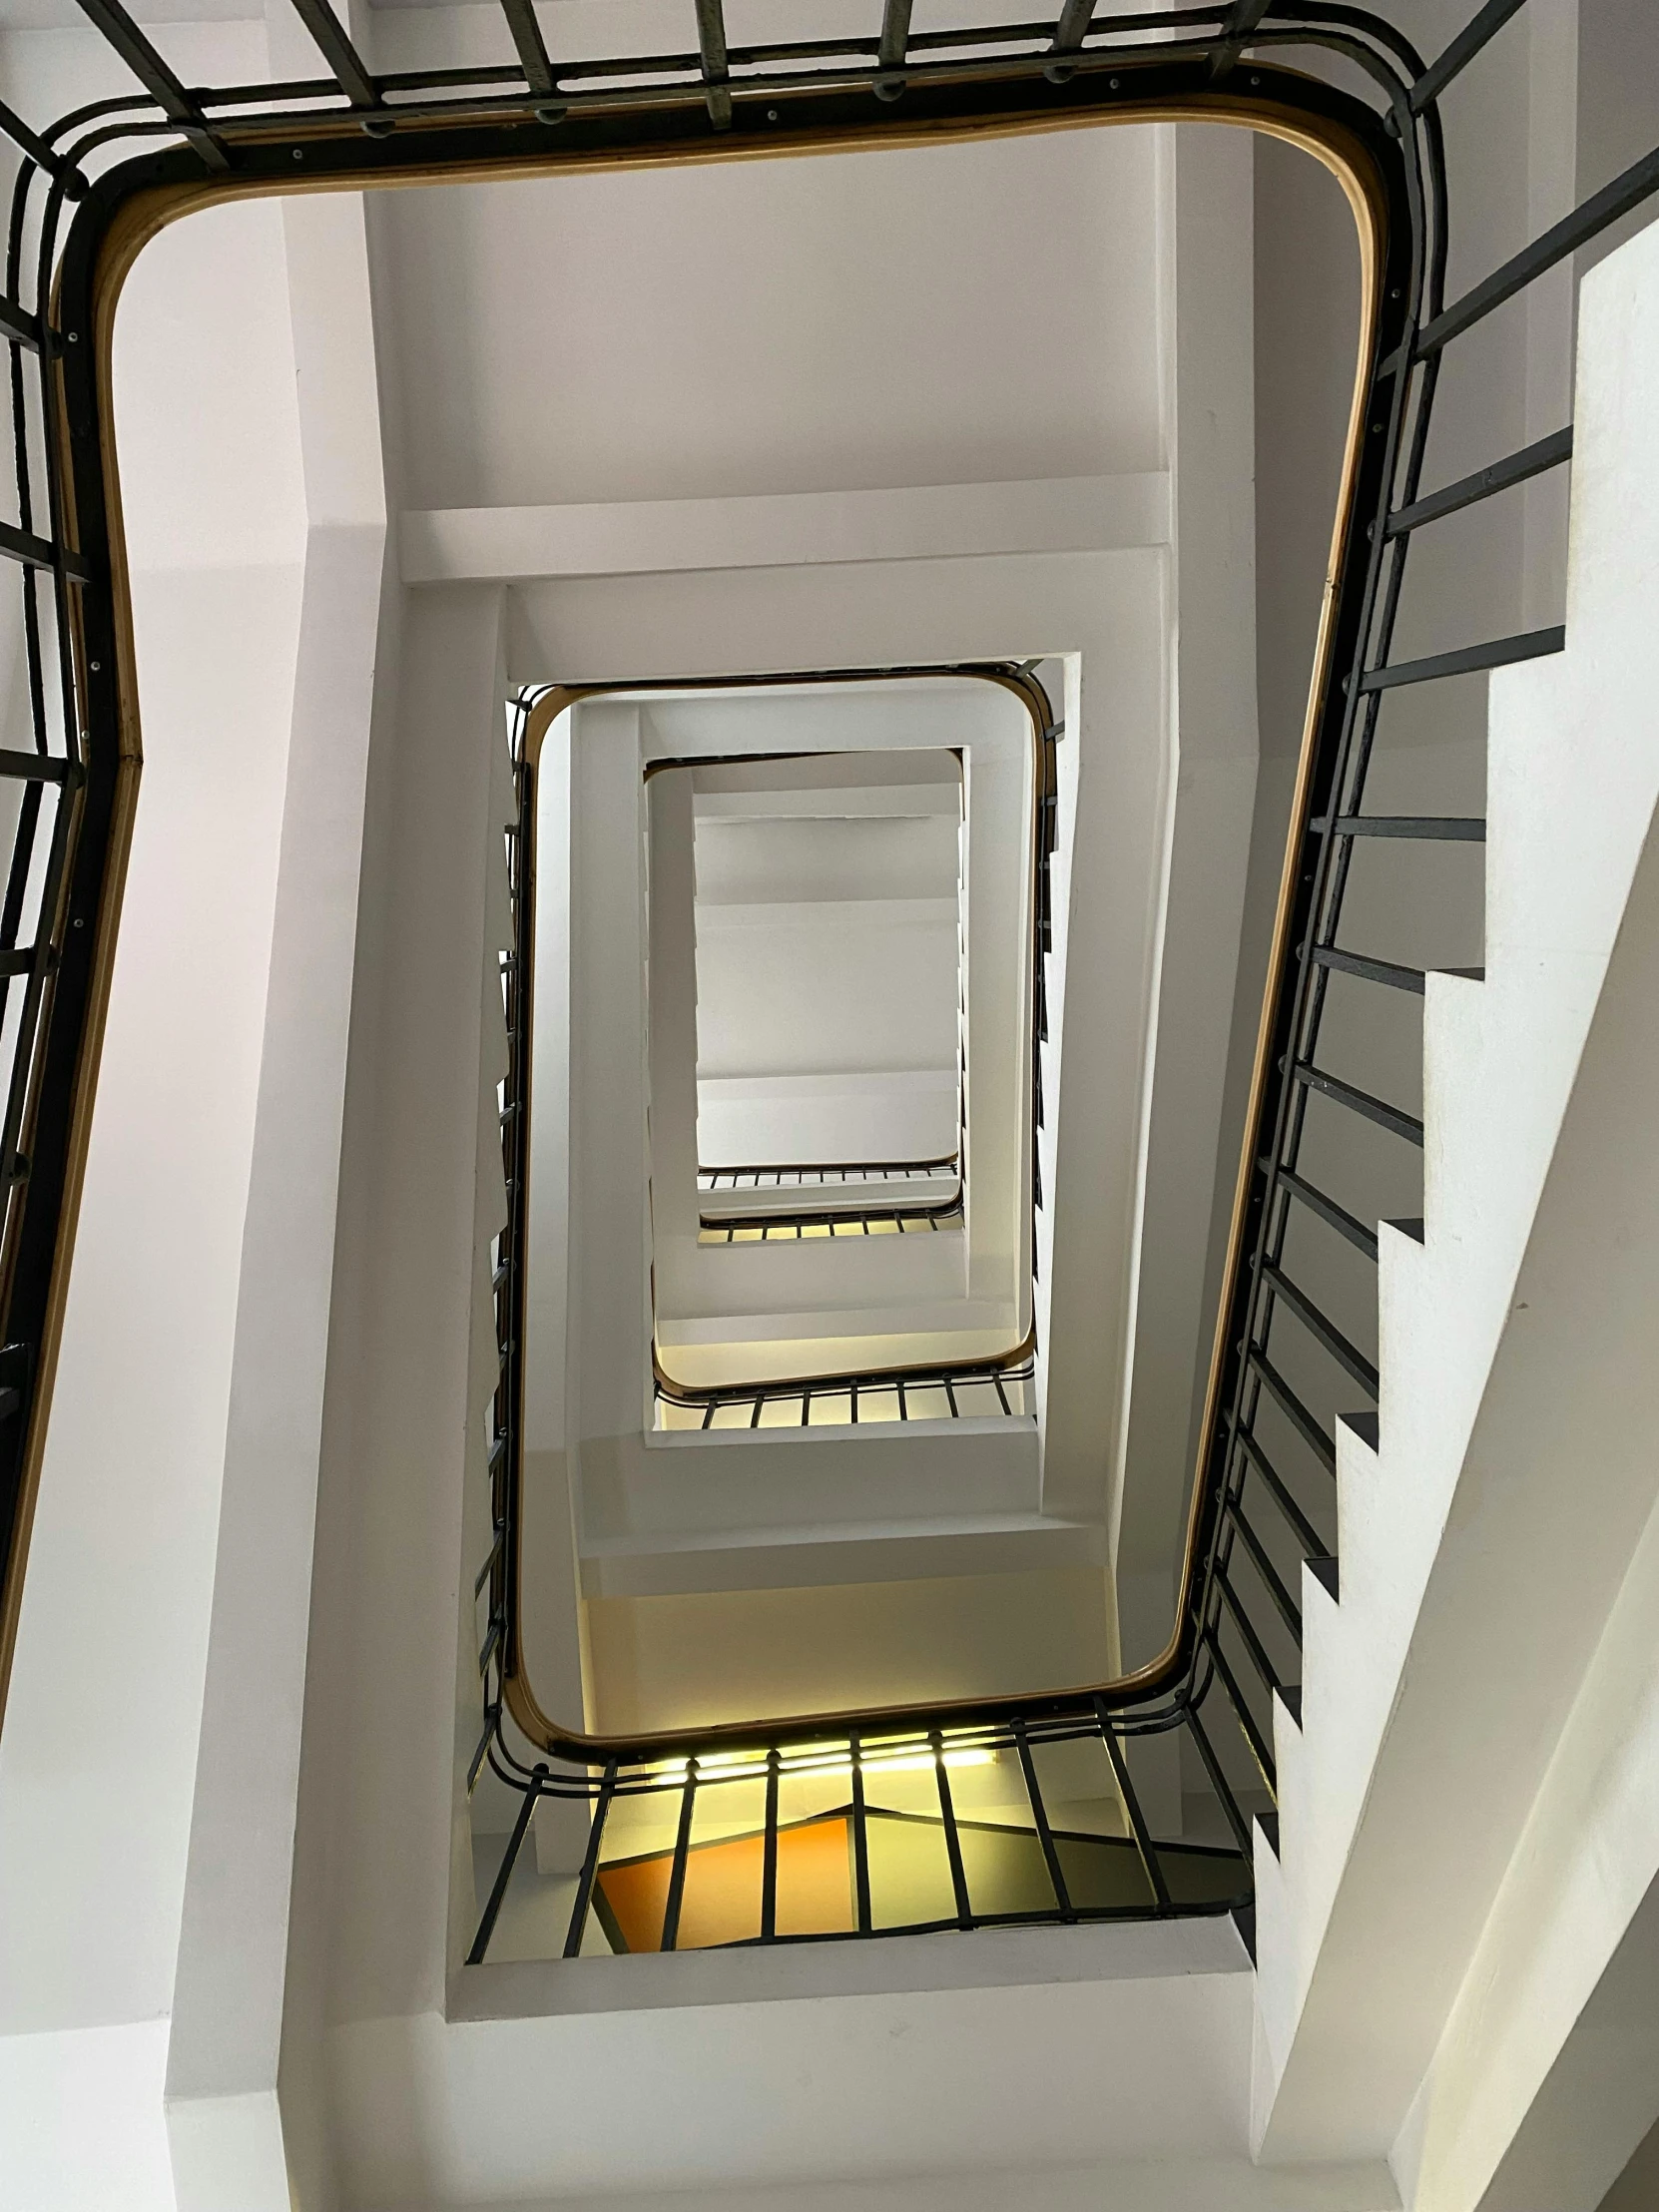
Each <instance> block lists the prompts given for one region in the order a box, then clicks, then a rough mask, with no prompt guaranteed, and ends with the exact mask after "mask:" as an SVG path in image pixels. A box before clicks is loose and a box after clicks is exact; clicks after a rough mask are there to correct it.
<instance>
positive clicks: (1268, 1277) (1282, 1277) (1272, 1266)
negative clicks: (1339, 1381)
mask: <svg viewBox="0 0 1659 2212" xmlns="http://www.w3.org/2000/svg"><path fill="white" fill-rule="evenodd" d="M1262 1280H1263V1282H1264V1283H1271V1284H1272V1286H1273V1289H1274V1292H1275V1294H1276V1296H1278V1297H1279V1298H1281V1299H1283V1300H1284V1302H1285V1304H1286V1305H1287V1306H1288V1307H1289V1308H1290V1310H1291V1312H1292V1313H1293V1314H1295V1316H1296V1318H1297V1320H1298V1321H1299V1322H1301V1324H1302V1326H1303V1327H1304V1328H1305V1329H1306V1330H1308V1331H1309V1333H1310V1334H1311V1335H1312V1336H1314V1337H1315V1338H1317V1339H1318V1341H1319V1342H1320V1343H1321V1344H1322V1345H1323V1346H1324V1347H1325V1349H1326V1351H1327V1352H1329V1353H1330V1355H1331V1357H1332V1359H1333V1360H1335V1361H1336V1362H1337V1364H1338V1366H1339V1367H1342V1368H1346V1369H1347V1370H1348V1372H1349V1374H1350V1375H1352V1376H1353V1378H1354V1380H1355V1382H1356V1383H1359V1384H1360V1386H1361V1388H1362V1389H1365V1390H1369V1391H1370V1393H1371V1395H1372V1396H1373V1397H1375V1396H1376V1395H1377V1385H1378V1374H1377V1370H1376V1368H1374V1367H1373V1365H1372V1363H1371V1362H1370V1361H1369V1360H1368V1359H1367V1358H1366V1356H1365V1354H1364V1353H1363V1352H1362V1351H1361V1350H1360V1348H1359V1346H1358V1345H1356V1344H1351V1343H1350V1341H1349V1339H1348V1338H1347V1337H1345V1336H1344V1335H1343V1333H1342V1331H1341V1330H1340V1329H1339V1328H1338V1327H1337V1325H1336V1323H1335V1322H1334V1321H1331V1320H1329V1319H1328V1318H1327V1317H1326V1316H1325V1315H1324V1314H1323V1313H1322V1312H1321V1311H1320V1309H1319V1308H1318V1307H1317V1306H1316V1305H1315V1304H1314V1302H1313V1300H1312V1299H1311V1298H1310V1297H1309V1296H1308V1293H1307V1292H1306V1291H1305V1290H1303V1289H1302V1288H1301V1286H1300V1285H1299V1284H1296V1283H1293V1282H1292V1280H1291V1278H1290V1277H1289V1276H1288V1275H1287V1274H1286V1273H1285V1271H1284V1269H1283V1268H1282V1267H1280V1266H1278V1265H1277V1264H1276V1263H1275V1262H1274V1261H1272V1260H1264V1261H1263V1263H1262Z"/></svg>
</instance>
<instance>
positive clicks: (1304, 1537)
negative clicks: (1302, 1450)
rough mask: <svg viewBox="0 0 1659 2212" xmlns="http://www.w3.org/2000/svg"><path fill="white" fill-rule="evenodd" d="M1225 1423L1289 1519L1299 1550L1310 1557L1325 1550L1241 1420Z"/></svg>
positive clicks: (1310, 1523)
mask: <svg viewBox="0 0 1659 2212" xmlns="http://www.w3.org/2000/svg"><path fill="white" fill-rule="evenodd" d="M1228 1425H1229V1427H1230V1428H1231V1429H1232V1431H1233V1435H1234V1437H1235V1439H1236V1440H1237V1442H1238V1444H1239V1447H1240V1449H1241V1450H1242V1451H1243V1452H1244V1454H1245V1457H1246V1458H1247V1459H1248V1460H1249V1461H1250V1463H1251V1465H1252V1467H1254V1468H1255V1470H1256V1472H1257V1473H1258V1474H1259V1475H1260V1476H1261V1477H1262V1480H1263V1481H1264V1482H1265V1483H1266V1484H1267V1486H1268V1494H1269V1496H1270V1497H1271V1498H1272V1499H1273V1502H1274V1503H1275V1505H1277V1506H1278V1508H1279V1510H1280V1511H1281V1512H1282V1513H1283V1514H1284V1516H1285V1518H1286V1519H1287V1520H1288V1521H1289V1522H1290V1524H1291V1526H1292V1528H1293V1529H1295V1531H1296V1537H1297V1541H1298V1543H1300V1544H1301V1546H1302V1548H1303V1550H1304V1551H1305V1552H1306V1553H1307V1554H1308V1556H1309V1557H1310V1558H1318V1557H1321V1556H1323V1555H1324V1552H1325V1539H1324V1537H1323V1536H1321V1534H1320V1532H1319V1530H1318V1529H1317V1528H1316V1527H1315V1526H1314V1524H1313V1522H1312V1521H1311V1520H1310V1519H1309V1518H1308V1516H1307V1514H1306V1513H1305V1512H1304V1511H1303V1510H1302V1507H1301V1506H1300V1505H1299V1504H1298V1503H1297V1501H1296V1499H1295V1498H1294V1497H1292V1495H1291V1493H1290V1491H1289V1490H1288V1489H1287V1488H1286V1486H1285V1483H1284V1480H1283V1478H1282V1477H1281V1475H1280V1473H1279V1470H1278V1469H1277V1467H1275V1465H1274V1463H1273V1461H1272V1460H1271V1459H1270V1458H1269V1457H1268V1455H1267V1453H1266V1452H1265V1451H1264V1450H1263V1449H1262V1446H1261V1444H1260V1443H1259V1442H1258V1440H1257V1438H1256V1436H1255V1435H1254V1434H1253V1432H1252V1431H1251V1430H1250V1429H1248V1428H1247V1427H1246V1426H1245V1424H1244V1422H1243V1421H1241V1420H1230V1421H1229V1423H1228Z"/></svg>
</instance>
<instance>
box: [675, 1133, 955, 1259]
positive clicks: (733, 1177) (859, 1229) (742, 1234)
mask: <svg viewBox="0 0 1659 2212" xmlns="http://www.w3.org/2000/svg"><path fill="white" fill-rule="evenodd" d="M893 1183H903V1184H907V1185H910V1186H921V1187H922V1190H923V1192H925V1191H926V1190H927V1187H928V1186H931V1187H932V1189H931V1195H911V1196H909V1197H907V1198H906V1199H902V1200H898V1199H894V1200H890V1201H889V1202H888V1203H887V1204H886V1205H881V1204H879V1203H878V1202H877V1201H875V1200H874V1199H873V1198H872V1197H871V1195H870V1194H871V1192H872V1190H875V1189H879V1188H880V1187H881V1186H882V1185H883V1184H888V1185H890V1184H893ZM697 1188H698V1192H699V1195H700V1196H702V1197H704V1198H716V1197H719V1198H723V1199H725V1200H726V1201H727V1204H726V1205H725V1206H723V1207H722V1208H721V1209H720V1210H719V1211H718V1212H700V1213H699V1215H698V1217H697V1220H698V1238H697V1241H698V1243H699V1244H704V1245H721V1244H795V1243H799V1242H800V1240H801V1239H802V1238H803V1237H868V1236H905V1235H914V1234H916V1233H918V1232H919V1233H921V1234H923V1235H925V1234H926V1233H927V1232H928V1231H929V1230H938V1229H959V1228H961V1226H962V1224H963V1222H964V1220H965V1218H966V1216H965V1213H964V1206H965V1202H966V1192H965V1189H964V1187H963V1182H962V1154H961V1152H960V1151H957V1152H953V1153H951V1154H950V1155H948V1157H946V1158H944V1159H938V1160H882V1161H863V1162H860V1163H857V1164H854V1165H847V1166H832V1167H821V1166H816V1165H814V1166H789V1167H783V1166H780V1167H741V1168H699V1169H698V1171H697ZM786 1194H788V1195H793V1196H794V1197H796V1198H797V1200H799V1201H805V1200H806V1199H809V1198H811V1199H816V1200H817V1201H818V1204H817V1206H816V1207H814V1206H808V1205H806V1204H805V1203H798V1204H796V1205H794V1206H790V1205H785V1204H780V1203H778V1201H779V1200H780V1199H782V1198H783V1197H784V1196H785V1195H786ZM759 1198H768V1199H771V1200H773V1201H774V1203H773V1204H771V1205H769V1206H767V1207H764V1208H762V1207H758V1206H757V1205H756V1204H755V1201H756V1200H757V1199H759ZM745 1201H747V1202H748V1203H745Z"/></svg>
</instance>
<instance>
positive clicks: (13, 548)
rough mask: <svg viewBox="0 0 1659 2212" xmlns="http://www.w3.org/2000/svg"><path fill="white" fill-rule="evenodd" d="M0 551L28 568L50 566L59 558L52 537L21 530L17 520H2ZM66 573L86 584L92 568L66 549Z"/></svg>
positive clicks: (64, 558)
mask: <svg viewBox="0 0 1659 2212" xmlns="http://www.w3.org/2000/svg"><path fill="white" fill-rule="evenodd" d="M0 553H4V554H6V555H7V556H8V557H9V558H10V559H12V560H14V561H21V562H23V564H24V565H25V567H28V568H50V567H51V566H52V565H53V563H54V562H55V561H56V560H57V558H58V548H57V547H56V546H55V545H54V544H53V543H52V541H51V539H50V538H42V537H37V536H36V535H35V533H34V532H33V531H32V530H20V529H19V528H18V527H17V525H16V523H15V522H0ZM63 565H64V573H65V575H67V576H73V577H74V578H75V580H76V582H77V583H81V584H84V583H86V582H88V581H89V579H90V577H91V573H92V572H91V570H90V569H89V568H88V567H87V565H86V563H85V562H84V561H83V560H81V559H79V558H78V556H77V555H75V554H73V553H70V552H68V551H67V550H66V551H65V553H64V555H63Z"/></svg>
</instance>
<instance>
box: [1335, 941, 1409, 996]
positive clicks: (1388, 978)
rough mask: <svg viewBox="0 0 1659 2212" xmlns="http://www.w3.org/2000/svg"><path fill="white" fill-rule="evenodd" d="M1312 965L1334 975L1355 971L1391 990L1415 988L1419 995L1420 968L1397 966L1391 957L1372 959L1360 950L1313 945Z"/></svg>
mask: <svg viewBox="0 0 1659 2212" xmlns="http://www.w3.org/2000/svg"><path fill="white" fill-rule="evenodd" d="M1314 965H1315V966H1316V967H1323V968H1330V969H1331V970H1332V971H1333V973H1335V974H1338V975H1357V976H1359V978H1360V979H1361V981H1362V982H1365V983H1386V984H1387V985H1388V987H1389V988H1390V989H1391V990H1396V991H1415V992H1416V994H1417V996H1418V997H1419V998H1420V997H1421V996H1422V985H1423V971H1422V969H1421V968H1414V967H1400V966H1399V965H1398V964H1397V962H1395V961H1393V960H1374V959H1372V958H1371V956H1370V955H1369V954H1368V953H1364V952H1341V951H1339V950H1338V948H1337V947H1336V946H1335V945H1334V944H1317V945H1315V947H1314Z"/></svg>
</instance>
